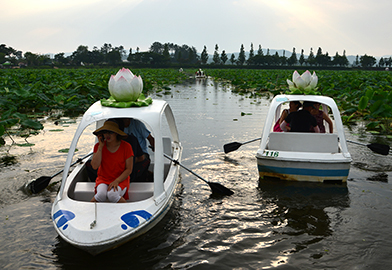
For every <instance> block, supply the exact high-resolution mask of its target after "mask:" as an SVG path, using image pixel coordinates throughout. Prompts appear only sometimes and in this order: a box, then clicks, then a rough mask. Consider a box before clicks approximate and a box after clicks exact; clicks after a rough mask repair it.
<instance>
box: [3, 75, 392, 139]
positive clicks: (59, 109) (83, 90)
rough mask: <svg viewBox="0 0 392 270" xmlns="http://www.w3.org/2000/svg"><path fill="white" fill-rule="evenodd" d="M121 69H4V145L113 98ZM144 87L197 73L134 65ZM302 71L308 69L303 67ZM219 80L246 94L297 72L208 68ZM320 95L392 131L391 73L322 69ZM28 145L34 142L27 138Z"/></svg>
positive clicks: (281, 87)
mask: <svg viewBox="0 0 392 270" xmlns="http://www.w3.org/2000/svg"><path fill="white" fill-rule="evenodd" d="M117 70H118V69H114V68H112V69H18V70H15V69H13V70H1V71H0V95H1V97H2V98H1V100H0V115H1V117H0V145H1V144H3V143H4V140H3V138H4V135H19V136H24V137H29V136H31V135H34V134H36V133H37V130H41V129H42V128H43V126H42V124H41V123H40V122H39V121H37V119H42V118H47V117H52V118H56V117H61V116H63V115H68V116H77V115H79V114H81V113H83V112H84V111H85V110H86V109H87V108H88V106H89V105H90V104H92V103H93V102H94V101H95V100H97V99H100V98H103V97H105V98H108V91H107V88H108V81H109V78H110V75H112V74H116V72H117ZM132 72H133V73H134V74H135V75H140V76H141V77H142V78H143V84H144V90H143V92H144V93H146V94H148V93H149V92H151V91H154V92H156V91H158V92H160V91H162V92H163V93H165V92H169V91H170V86H172V85H176V84H179V83H181V82H183V81H185V80H187V79H189V77H190V76H191V77H193V74H194V70H190V69H189V70H185V71H184V72H178V70H175V69H135V70H132ZM300 72H301V73H302V72H303V71H300ZM206 73H207V75H209V76H210V77H213V78H214V80H216V81H220V82H221V83H226V84H230V85H233V86H234V90H233V91H235V92H237V93H239V94H241V95H244V96H246V97H249V98H251V97H253V96H271V95H276V94H279V93H288V92H289V90H288V86H287V82H286V80H287V79H291V76H292V73H293V70H248V69H208V70H206ZM317 76H318V77H319V80H318V81H319V82H318V89H317V93H318V94H322V95H326V96H331V97H333V98H334V99H335V101H336V102H337V103H338V106H339V108H340V110H341V113H342V117H343V121H344V123H346V124H350V123H353V122H356V121H363V120H364V121H366V125H367V126H366V127H367V129H368V130H369V131H371V132H374V133H382V134H389V133H390V130H391V119H392V92H391V90H392V72H388V71H361V70H339V71H330V70H328V71H327V70H320V71H317ZM24 145H27V146H29V143H28V141H26V143H25V144H24Z"/></svg>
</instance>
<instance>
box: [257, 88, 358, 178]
mask: <svg viewBox="0 0 392 270" xmlns="http://www.w3.org/2000/svg"><path fill="white" fill-rule="evenodd" d="M290 101H301V102H304V101H312V102H317V103H320V104H321V105H322V106H323V111H324V112H327V113H328V110H330V111H331V112H332V115H331V116H332V121H333V122H334V127H333V129H334V133H311V132H306V133H299V132H298V133H296V132H273V126H274V124H275V123H276V121H277V120H278V119H279V117H280V115H281V108H282V106H283V105H284V104H286V105H288V103H289V102H290ZM326 130H329V129H328V128H327V127H326ZM256 157H257V166H258V171H259V175H260V179H265V178H270V179H281V180H293V181H311V182H324V183H325V182H337V183H342V182H346V181H347V176H348V174H349V170H350V163H351V160H352V159H351V155H350V153H349V152H348V149H347V143H346V138H345V135H344V129H343V124H342V120H341V117H340V113H339V110H338V107H337V105H336V103H335V101H334V100H333V99H332V98H329V97H326V96H317V95H277V96H276V97H275V98H274V99H273V100H272V102H271V104H270V107H269V111H268V114H267V118H266V121H265V124H264V128H263V133H262V138H261V143H260V147H259V150H258V151H257V154H256Z"/></svg>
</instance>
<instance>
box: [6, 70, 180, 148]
mask: <svg viewBox="0 0 392 270" xmlns="http://www.w3.org/2000/svg"><path fill="white" fill-rule="evenodd" d="M117 71H118V69H18V70H15V69H13V70H11V69H8V70H1V71H0V96H1V99H0V138H1V136H3V135H4V133H5V131H6V130H7V129H9V128H11V127H13V129H14V128H15V127H17V128H18V130H19V131H20V132H21V133H26V132H27V135H26V134H25V137H28V136H29V135H30V134H33V133H36V131H37V130H41V129H43V126H42V124H41V123H40V122H39V121H38V120H37V117H38V116H41V117H42V116H43V115H50V113H52V112H58V111H61V112H62V113H63V114H66V115H68V116H78V115H80V114H82V113H83V112H84V111H85V110H86V109H87V108H88V107H89V106H90V105H91V104H93V103H94V102H95V101H97V100H100V99H102V98H109V90H108V81H109V78H110V75H112V74H116V73H117ZM132 72H133V73H134V74H135V75H141V76H142V78H143V84H144V87H143V92H144V93H147V92H148V91H149V90H152V89H153V88H162V87H167V86H168V85H171V84H176V83H179V82H181V81H183V80H184V79H185V78H186V75H185V74H183V73H179V72H178V71H177V70H170V69H156V70H155V69H141V70H132ZM19 135H20V134H19ZM2 142H3V140H0V145H1V144H2Z"/></svg>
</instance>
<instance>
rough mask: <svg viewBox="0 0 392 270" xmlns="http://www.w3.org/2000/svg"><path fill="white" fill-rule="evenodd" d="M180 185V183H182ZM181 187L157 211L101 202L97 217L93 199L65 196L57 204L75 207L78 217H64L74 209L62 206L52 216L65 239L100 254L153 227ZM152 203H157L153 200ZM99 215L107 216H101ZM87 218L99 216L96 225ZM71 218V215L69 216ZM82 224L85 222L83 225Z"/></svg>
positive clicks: (167, 209) (92, 252)
mask: <svg viewBox="0 0 392 270" xmlns="http://www.w3.org/2000/svg"><path fill="white" fill-rule="evenodd" d="M176 186H177V187H178V185H176ZM177 191H178V188H176V190H175V191H174V192H173V194H172V195H171V196H169V198H168V199H167V200H166V202H165V203H163V205H162V206H161V207H160V209H155V212H154V213H151V212H152V210H136V208H135V206H134V205H133V204H132V203H124V204H121V205H120V204H112V203H100V205H99V207H100V208H101V209H100V210H98V213H97V216H98V218H96V217H94V210H95V209H92V207H91V206H92V204H91V203H87V202H86V203H81V202H76V201H72V200H65V201H64V202H63V203H61V202H59V203H58V205H57V207H56V208H57V209H66V208H70V209H72V210H71V211H72V213H73V214H74V218H73V220H67V221H65V220H61V218H62V217H61V216H66V214H64V213H66V212H68V213H69V212H71V211H64V210H60V211H61V212H60V213H61V214H60V215H61V216H60V215H59V214H57V215H56V213H59V210H57V211H56V212H55V214H54V215H53V217H52V218H53V224H54V227H55V229H56V231H57V233H58V234H59V235H60V236H61V238H62V239H63V240H65V241H66V242H68V243H69V244H71V245H73V246H75V247H77V248H79V249H82V250H84V251H86V252H88V253H90V254H92V255H97V254H100V253H102V252H105V251H108V250H111V249H114V248H117V247H119V246H121V245H123V244H125V243H127V242H129V241H131V240H133V239H135V238H137V237H139V236H140V235H143V234H144V233H146V232H148V231H149V230H150V229H152V228H153V227H154V226H155V225H156V224H158V223H159V222H160V221H161V220H162V219H163V218H164V217H165V215H166V214H167V212H168V211H169V210H170V208H171V206H172V204H173V201H174V198H175V196H174V194H175V193H176V192H177ZM151 203H152V204H155V203H154V201H153V200H152V202H151ZM83 204H87V207H88V208H90V210H91V211H86V209H87V208H85V207H86V206H83ZM127 204H128V205H127ZM147 205H148V203H147V202H145V203H144V207H146V206H147ZM67 206H68V207H67ZM101 206H103V207H101ZM117 206H119V207H117ZM108 207H109V208H112V209H113V211H112V213H111V215H110V216H109V214H108ZM116 208H117V209H116ZM146 208H150V209H151V208H155V207H154V205H150V207H146ZM86 213H87V214H86ZM86 216H87V217H86ZM88 216H90V217H88ZM99 216H101V217H104V218H102V219H100V218H99ZM86 218H87V219H88V218H90V219H89V220H91V221H93V220H94V218H95V220H96V224H95V225H94V226H92V222H91V223H90V222H87V223H86V222H84V221H83V220H86ZM67 219H69V216H68V217H67ZM81 219H82V221H81ZM108 220H109V223H111V224H109V225H108ZM64 221H65V222H66V225H64ZM81 224H83V225H82V226H81ZM102 225H103V226H102Z"/></svg>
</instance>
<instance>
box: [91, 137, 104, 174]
mask: <svg viewBox="0 0 392 270" xmlns="http://www.w3.org/2000/svg"><path fill="white" fill-rule="evenodd" d="M98 141H99V144H98V149H97V152H95V153H94V154H93V158H92V159H91V167H93V169H94V170H97V169H98V168H99V166H101V162H102V149H103V147H104V145H105V141H104V138H103V135H98Z"/></svg>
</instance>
